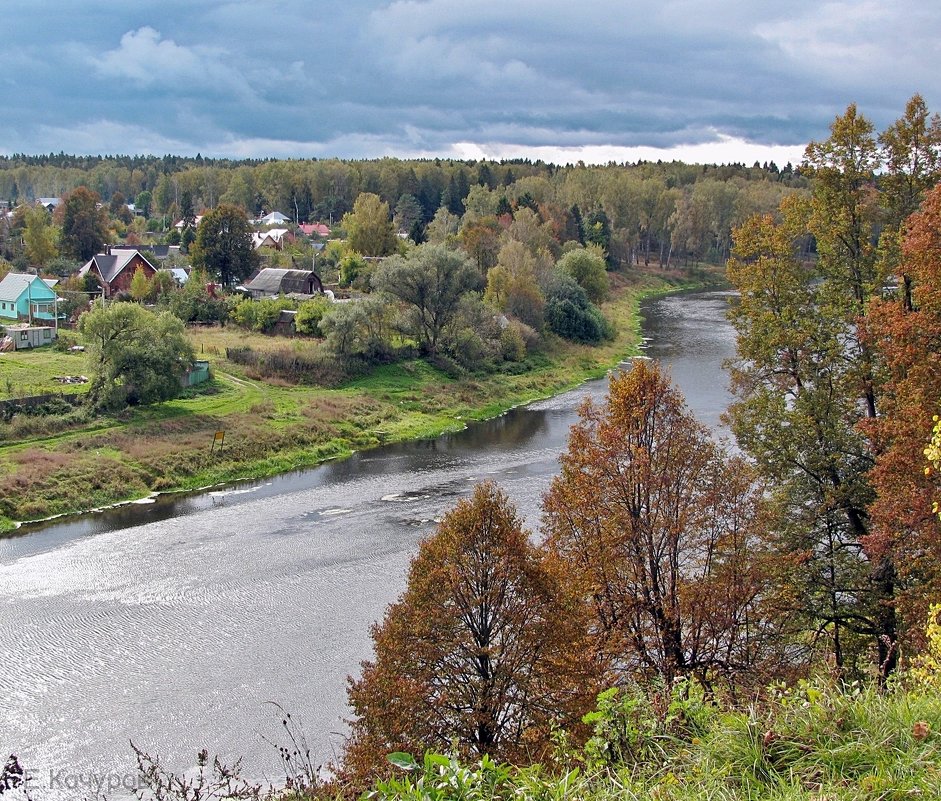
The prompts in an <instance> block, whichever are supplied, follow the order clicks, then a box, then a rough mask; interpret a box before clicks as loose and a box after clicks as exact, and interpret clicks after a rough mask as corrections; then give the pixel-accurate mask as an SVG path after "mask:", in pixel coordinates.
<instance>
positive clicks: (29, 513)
mask: <svg viewBox="0 0 941 801" xmlns="http://www.w3.org/2000/svg"><path fill="white" fill-rule="evenodd" d="M702 280H703V278H702V277H700V278H698V279H697V278H696V277H695V276H693V277H689V275H688V274H686V273H684V274H683V275H682V276H680V277H679V278H677V277H670V276H667V277H665V278H662V279H657V278H656V277H652V276H651V277H646V278H644V277H639V278H635V279H634V280H632V281H629V280H627V279H625V278H623V277H614V289H613V291H612V295H611V300H610V301H609V302H608V303H606V304H604V306H603V308H604V310H605V314H606V315H607V316H608V318H609V319H610V320H611V321H612V323H613V326H614V328H615V330H616V331H617V333H616V335H615V336H614V338H613V339H611V340H609V341H605V342H603V343H600V344H598V345H595V346H591V345H585V344H579V343H573V342H568V341H566V340H563V339H561V338H558V337H552V335H551V334H550V337H551V346H549V347H545V348H540V349H538V350H535V351H534V352H532V353H530V354H528V355H527V356H526V358H525V359H524V360H523V361H521V362H518V363H517V362H514V363H512V364H511V365H510V368H511V369H506V370H500V371H496V372H470V371H464V370H460V369H459V368H458V369H457V370H455V369H454V368H453V366H451V365H449V364H448V363H447V362H440V361H439V362H438V363H432V362H429V361H427V360H425V359H421V358H417V357H416V358H407V359H405V360H403V361H399V362H395V363H390V364H384V365H378V366H375V367H371V368H368V369H367V368H363V370H362V374H361V375H359V376H358V377H356V378H353V379H349V380H344V377H343V375H342V373H341V374H340V375H339V376H338V377H335V378H334V379H333V380H338V381H340V382H342V383H341V384H340V385H339V386H336V387H324V386H319V385H317V384H316V383H298V382H297V379H296V377H294V376H283V375H279V374H278V373H277V372H276V371H273V370H267V369H265V368H264V367H261V368H260V367H258V366H257V365H244V364H242V363H239V362H235V361H231V360H229V359H228V358H226V354H227V353H229V352H231V351H233V350H235V349H245V348H246V347H249V348H251V349H252V352H254V353H255V354H256V355H261V356H264V355H266V354H276V353H284V352H286V353H287V355H288V356H289V357H290V360H291V361H292V363H302V364H303V362H304V360H305V359H306V360H308V361H309V362H310V363H311V364H313V365H315V366H316V367H317V368H320V369H321V370H322V369H323V365H324V360H323V358H322V354H321V348H320V345H319V343H318V342H317V341H316V340H306V339H295V340H284V339H279V338H272V337H267V336H264V335H261V334H252V333H250V332H246V331H245V330H240V329H238V328H236V327H234V326H231V325H230V326H227V327H224V328H221V327H195V328H190V329H189V330H188V331H187V338H188V341H189V343H190V344H191V346H192V349H193V351H194V352H195V353H196V354H197V355H202V356H203V357H205V358H208V359H210V360H211V363H212V366H213V370H214V378H213V380H212V381H211V382H210V383H209V384H208V385H206V386H203V387H200V388H197V389H195V390H190V391H188V392H186V393H184V395H183V396H182V397H180V398H177V399H174V400H170V401H166V402H163V403H159V404H154V405H143V406H133V407H128V408H127V409H124V410H120V411H117V412H114V413H110V414H96V413H93V412H90V411H88V410H87V407H85V406H83V405H81V404H80V405H78V406H76V407H69V406H67V405H66V406H64V407H62V406H59V407H55V408H50V409H48V410H47V411H49V412H50V413H49V414H45V415H34V414H29V415H27V414H17V415H14V416H12V417H10V418H9V419H8V420H6V421H4V422H0V469H2V470H3V473H4V478H3V480H2V483H0V526H2V528H4V529H6V530H10V529H11V528H12V526H13V521H18V520H33V519H39V518H45V517H48V516H51V515H56V514H64V513H70V512H80V511H83V510H86V509H91V508H97V507H100V506H104V505H108V504H113V503H116V502H120V501H125V500H130V499H133V498H138V497H143V496H146V495H147V494H149V493H151V492H155V491H171V490H192V489H197V488H199V487H204V486H208V485H213V484H218V483H222V482H228V481H233V480H237V479H246V478H259V477H264V476H269V475H273V474H275V473H279V472H284V471H287V470H292V469H296V468H298V467H302V466H307V465H313V464H316V463H318V462H321V461H323V460H325V459H331V458H336V457H342V456H344V455H348V454H349V453H351V452H352V451H354V450H361V449H363V448H368V447H372V446H375V445H378V444H381V443H384V442H395V441H401V440H405V439H412V438H421V437H429V436H433V435H436V434H439V433H442V432H445V431H450V430H456V429H459V428H461V427H463V426H464V425H465V424H466V422H467V421H468V420H474V419H485V418H487V417H492V416H494V415H496V414H499V413H500V412H502V411H504V410H506V409H508V408H510V407H512V406H514V405H518V404H520V403H525V402H527V401H530V400H533V399H535V398H541V397H546V396H548V395H552V394H555V393H557V392H560V391H562V390H564V389H568V388H571V387H572V386H575V385H577V384H578V383H580V382H581V381H583V380H586V379H588V378H592V377H597V376H599V375H602V374H603V373H604V371H605V370H606V369H607V368H609V367H611V366H613V365H614V364H616V363H617V362H618V360H620V359H622V358H624V357H625V356H626V355H627V354H629V353H631V352H632V350H633V348H634V347H635V346H636V342H637V337H636V331H637V327H638V318H637V307H638V304H639V301H640V299H641V298H642V297H643V296H644V294H645V293H649V292H656V291H666V290H669V289H671V288H676V287H677V286H678V285H683V284H689V283H691V282H697V281H698V282H701V281H702ZM713 280H716V279H713ZM72 341H73V340H72V339H70V338H69V336H68V334H67V333H66V334H65V335H64V336H63V342H72ZM87 369H88V368H87V365H86V362H85V360H84V358H83V356H82V355H79V354H69V353H63V352H57V351H53V352H50V351H49V350H48V349H46V350H45V351H34V352H26V353H17V354H15V355H14V356H13V357H12V358H10V356H9V355H7V356H4V357H3V358H0V381H3V380H6V381H7V386H8V388H10V389H13V390H14V393H15V390H16V389H17V387H20V386H23V384H22V383H21V382H22V381H23V380H24V379H23V378H22V375H23V373H25V372H26V371H27V370H28V371H29V379H28V380H29V381H30V382H31V383H30V384H29V387H30V392H31V393H32V392H36V391H39V392H44V391H49V390H53V389H56V388H57V387H56V385H55V384H53V383H52V381H51V379H52V376H53V375H61V374H73V373H81V372H84V371H87ZM67 389H69V390H73V391H76V392H79V393H81V392H82V391H83V390H84V389H85V388H84V387H83V385H76V386H75V387H68V388H67ZM220 430H225V432H226V434H225V447H224V450H223V452H222V454H221V455H219V454H216V455H211V454H210V453H209V451H210V445H211V444H212V437H213V434H214V432H216V431H220Z"/></svg>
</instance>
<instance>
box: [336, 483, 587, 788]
mask: <svg viewBox="0 0 941 801" xmlns="http://www.w3.org/2000/svg"><path fill="white" fill-rule="evenodd" d="M556 575H557V569H556V567H555V565H554V564H553V563H552V561H551V560H547V559H546V558H545V557H544V556H543V555H542V554H540V552H539V551H538V550H537V549H536V547H535V546H533V545H532V544H531V543H530V542H529V537H528V535H527V533H526V532H525V531H523V529H522V527H521V524H520V520H519V518H518V517H517V515H516V512H515V510H514V509H513V508H512V506H511V505H510V502H509V500H508V499H507V497H506V495H504V494H503V493H502V492H500V491H499V490H498V489H497V488H496V487H495V486H494V485H493V484H481V485H478V486H477V488H476V489H475V491H474V495H473V497H472V498H471V499H469V500H462V501H459V502H458V504H457V505H456V506H455V508H454V509H453V510H451V511H450V512H448V514H447V515H445V517H444V518H443V519H442V521H441V523H440V525H439V526H438V529H437V531H436V532H435V534H434V535H432V536H431V537H429V538H428V539H427V540H425V541H424V542H423V543H422V545H421V546H420V549H419V553H418V556H417V557H416V558H415V559H414V560H413V562H412V565H411V567H410V569H409V576H408V585H407V587H406V590H405V592H404V593H403V595H402V596H401V598H400V599H399V600H398V601H397V602H396V603H395V604H393V605H392V606H391V607H390V608H389V610H388V611H387V613H386V615H385V618H384V620H383V622H382V623H381V624H380V625H377V626H376V627H375V628H374V629H373V642H374V646H375V648H374V650H375V656H374V658H373V660H371V661H368V662H364V663H363V665H362V667H363V673H362V677H361V678H360V679H358V680H356V681H354V682H352V683H351V684H350V688H349V700H350V704H351V706H352V707H353V710H354V712H355V713H356V715H357V719H356V720H355V721H354V722H353V725H352V736H351V738H350V741H349V743H348V745H347V749H346V753H345V755H344V760H343V769H344V772H345V773H346V774H347V775H348V776H351V777H354V778H359V779H362V778H363V777H371V776H374V775H376V774H377V773H381V772H384V771H386V770H388V763H386V761H385V756H386V754H388V753H390V752H392V751H410V752H412V753H421V752H423V751H425V750H426V749H437V750H445V749H449V748H450V747H451V746H452V743H454V744H456V746H457V749H458V751H459V752H460V753H461V754H463V755H465V756H470V755H474V756H481V755H483V754H489V755H491V756H492V757H494V759H497V760H513V761H518V762H524V761H525V762H533V761H538V760H539V759H540V758H542V757H543V756H544V755H545V754H547V753H548V751H549V749H550V747H551V735H552V731H553V729H554V728H555V727H556V726H561V727H563V728H566V729H569V730H573V729H576V728H577V726H578V723H579V720H580V718H581V716H582V715H583V714H584V713H585V712H587V711H588V709H590V707H591V704H592V701H593V698H594V692H595V691H596V689H597V688H598V684H597V681H596V677H594V676H593V674H592V670H591V668H592V665H591V663H590V662H587V661H586V660H584V659H583V658H582V656H583V653H582V649H581V648H580V647H579V646H580V644H581V643H582V642H583V640H584V634H583V633H582V632H583V631H584V630H585V628H584V627H583V626H581V625H580V624H582V623H583V622H585V621H584V617H583V612H584V609H585V607H584V605H581V604H578V603H577V602H573V601H572V600H571V599H570V598H567V597H566V596H565V595H564V594H563V593H562V591H561V589H560V587H559V584H558V582H557V579H556Z"/></svg>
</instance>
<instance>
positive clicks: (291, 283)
mask: <svg viewBox="0 0 941 801" xmlns="http://www.w3.org/2000/svg"><path fill="white" fill-rule="evenodd" d="M242 286H243V288H244V289H245V290H247V291H248V293H249V294H250V295H251V296H252V297H253V298H270V297H277V296H278V295H290V294H291V293H294V292H297V293H299V294H301V295H308V296H310V295H315V294H321V293H323V281H321V280H320V276H319V275H317V273H315V272H314V271H313V270H283V269H278V268H275V267H264V268H262V269H261V270H259V271H258V272H256V273H255V274H254V275H253V276H252V277H251V278H249V279H248V280H247V281H246V282H245V283H244V284H243V285H242Z"/></svg>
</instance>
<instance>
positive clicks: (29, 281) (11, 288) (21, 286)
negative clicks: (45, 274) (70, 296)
mask: <svg viewBox="0 0 941 801" xmlns="http://www.w3.org/2000/svg"><path fill="white" fill-rule="evenodd" d="M52 283H55V282H54V281H53V282H52ZM55 319H56V293H55V292H53V290H52V287H51V286H50V285H49V283H47V282H46V281H44V280H43V279H42V278H40V277H39V276H38V275H29V274H27V273H7V275H6V277H5V278H4V279H3V280H2V281H0V323H5V322H21V321H24V322H36V321H40V320H42V321H47V322H52V321H54V320H55Z"/></svg>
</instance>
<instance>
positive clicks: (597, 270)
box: [556, 245, 608, 303]
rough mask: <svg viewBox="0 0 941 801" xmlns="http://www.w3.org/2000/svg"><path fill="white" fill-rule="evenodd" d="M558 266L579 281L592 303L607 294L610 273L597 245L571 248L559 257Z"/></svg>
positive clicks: (602, 298)
mask: <svg viewBox="0 0 941 801" xmlns="http://www.w3.org/2000/svg"><path fill="white" fill-rule="evenodd" d="M556 266H557V269H559V270H560V271H561V272H563V273H565V274H566V275H570V276H572V278H574V279H575V280H576V281H577V282H578V285H579V286H580V287H581V288H582V289H584V290H585V294H586V295H588V299H589V300H590V301H592V303H600V302H601V301H602V300H604V299H605V297H606V296H607V294H608V274H607V272H605V260H604V255H603V251H601V249H600V248H598V247H597V246H596V245H589V246H588V247H587V248H578V249H576V250H570V251H569V252H568V253H566V254H565V255H564V256H562V258H561V259H559V262H558V264H557V265H556Z"/></svg>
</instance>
